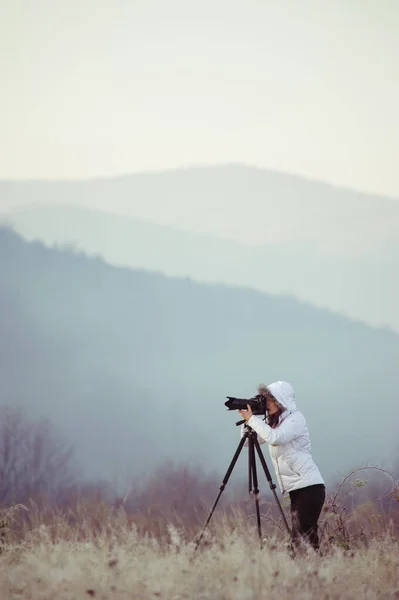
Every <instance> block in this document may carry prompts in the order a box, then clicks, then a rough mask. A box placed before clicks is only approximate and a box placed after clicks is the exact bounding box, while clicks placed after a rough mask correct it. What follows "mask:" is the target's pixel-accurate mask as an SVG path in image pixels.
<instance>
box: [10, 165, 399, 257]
mask: <svg viewBox="0 0 399 600" xmlns="http://www.w3.org/2000/svg"><path fill="white" fill-rule="evenodd" d="M32 203H33V204H37V203H39V204H55V205H62V204H75V205H78V206H85V207H87V208H95V209H100V210H105V211H108V212H114V213H118V214H124V215H128V216H131V217H134V218H139V219H146V220H149V221H153V222H155V223H159V224H162V225H167V226H171V227H176V228H178V229H187V230H191V231H194V232H197V233H205V234H210V235H216V236H217V237H228V238H231V239H234V240H236V241H244V242H246V243H254V244H274V243H278V244H281V243H289V244H290V245H294V246H295V245H298V244H299V245H300V246H301V245H302V244H306V246H307V248H308V250H310V251H313V252H318V253H321V254H324V255H329V256H337V255H339V256H344V257H349V256H370V257H372V256H374V255H375V252H376V251H377V253H378V254H379V252H380V251H381V250H383V249H387V250H388V251H389V250H390V248H391V245H392V243H397V232H398V230H399V202H398V201H397V200H394V199H390V198H384V197H379V196H375V195H368V194H362V193H357V192H354V191H349V190H345V189H340V188H336V187H333V186H331V185H328V184H325V183H320V182H315V181H309V180H306V179H303V178H300V177H297V176H293V175H287V174H284V173H278V172H275V171H267V170H265V169H257V168H254V167H248V166H244V165H226V166H215V167H198V168H187V169H177V170H175V171H164V172H155V173H137V174H133V175H126V176H121V177H114V178H112V177H108V178H101V179H91V180H86V181H17V182H15V181H3V182H0V207H2V209H3V210H4V211H6V210H8V209H10V208H11V207H15V206H17V205H21V204H32Z"/></svg>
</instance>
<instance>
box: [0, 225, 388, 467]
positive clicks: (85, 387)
mask: <svg viewBox="0 0 399 600" xmlns="http://www.w3.org/2000/svg"><path fill="white" fill-rule="evenodd" d="M0 315H1V319H0V378H1V382H2V385H1V396H0V397H1V403H2V404H12V405H15V404H22V405H24V406H26V407H28V408H29V409H30V410H32V411H33V412H34V413H35V414H37V413H41V414H46V415H47V416H49V417H50V418H52V419H53V420H54V421H55V422H56V423H57V424H58V425H59V426H61V427H62V428H63V430H64V432H65V434H66V435H68V436H69V438H70V439H71V440H73V441H74V443H75V444H76V448H77V452H78V455H79V457H80V459H81V461H82V465H83V466H85V467H86V469H87V472H89V473H90V474H92V475H97V474H101V475H103V476H117V475H118V476H120V477H124V476H126V475H129V476H133V475H134V474H137V473H139V472H140V471H143V470H146V469H150V468H152V467H153V466H154V465H156V464H159V463H160V462H162V461H163V460H164V459H165V458H171V457H172V458H175V459H178V460H187V461H194V460H196V461H200V462H201V463H205V464H207V465H208V466H209V468H210V469H211V468H215V469H216V470H217V471H218V472H220V473H222V472H223V471H225V469H226V468H227V466H228V463H229V462H230V460H231V457H232V455H233V452H234V450H235V448H236V446H237V443H238V439H239V432H238V429H237V428H236V427H235V425H234V422H235V420H236V419H237V415H236V414H230V413H226V412H225V407H224V401H225V396H226V395H237V396H250V395H252V394H253V393H254V392H255V391H256V386H257V384H258V383H260V382H261V381H263V382H266V383H268V382H270V381H271V380H275V379H280V378H284V379H287V380H289V381H291V382H292V384H293V385H294V387H295V388H296V391H297V400H298V405H299V407H300V408H301V409H302V410H303V411H304V413H305V414H306V417H307V419H308V423H309V427H310V431H311V436H312V440H313V450H314V455H315V458H316V460H317V462H318V463H319V464H320V467H321V468H322V470H323V472H324V473H325V475H326V476H327V477H331V476H333V475H336V474H337V473H338V472H343V471H345V470H346V469H347V468H349V467H353V466H357V465H359V464H364V463H366V462H370V461H378V462H383V463H384V464H386V465H387V466H388V465H390V464H391V463H393V461H394V458H395V450H396V444H397V418H398V404H397V399H396V395H397V394H396V391H397V388H398V375H397V365H398V364H399V336H398V335H396V334H394V333H393V332H389V331H386V330H378V329H373V328H370V327H368V326H366V325H363V324H361V323H357V322H353V321H351V320H350V319H348V318H345V317H343V316H340V315H336V314H333V313H331V312H328V311H325V310H318V309H316V308H314V307H312V306H310V305H306V304H303V303H300V302H298V301H295V300H294V299H291V298H284V297H278V296H272V295H267V294H263V293H260V292H257V291H254V290H250V289H244V288H234V287H229V286H224V285H205V284H199V283H195V282H193V281H192V280H190V279H187V278H185V279H177V278H169V277H166V276H163V275H158V274H154V273H149V272H145V271H139V270H131V269H127V268H115V267H112V266H109V265H107V264H106V263H104V261H103V260H101V259H99V258H88V257H87V256H85V255H84V254H78V253H74V252H71V251H65V250H64V251H62V250H56V249H49V248H46V247H45V246H43V245H42V244H40V243H27V242H25V241H24V240H23V239H22V238H21V237H19V236H18V235H17V234H15V233H14V232H12V231H11V230H9V229H7V228H0ZM266 456H267V455H266ZM245 466H246V462H245V460H243V461H242V467H241V468H242V469H245Z"/></svg>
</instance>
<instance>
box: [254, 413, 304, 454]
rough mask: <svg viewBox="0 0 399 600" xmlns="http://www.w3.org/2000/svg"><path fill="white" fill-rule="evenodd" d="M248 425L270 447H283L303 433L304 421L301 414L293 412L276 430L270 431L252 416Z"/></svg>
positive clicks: (263, 423)
mask: <svg viewBox="0 0 399 600" xmlns="http://www.w3.org/2000/svg"><path fill="white" fill-rule="evenodd" d="M248 425H249V426H250V427H252V429H253V430H254V431H256V433H257V434H258V435H259V436H260V437H261V438H263V439H264V440H265V441H266V442H267V443H268V444H270V445H271V446H283V445H284V444H288V442H291V441H292V440H294V439H295V438H297V437H299V436H300V435H301V434H302V433H303V432H304V430H305V428H306V421H305V417H304V416H303V415H302V413H300V412H299V411H295V412H294V413H292V414H290V415H288V417H286V418H285V419H284V421H283V422H282V423H281V425H279V426H278V427H276V429H272V428H271V427H270V426H269V425H268V424H267V423H265V422H264V421H262V420H261V419H259V417H256V416H254V415H253V416H252V417H251V418H250V419H249V421H248Z"/></svg>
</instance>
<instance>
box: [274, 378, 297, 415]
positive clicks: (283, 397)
mask: <svg viewBox="0 0 399 600" xmlns="http://www.w3.org/2000/svg"><path fill="white" fill-rule="evenodd" d="M267 389H268V390H269V392H270V393H271V394H273V396H274V397H275V398H276V400H278V401H279V402H280V404H281V405H282V406H284V408H286V409H287V410H289V411H290V412H293V411H294V410H296V409H297V408H296V402H295V392H294V388H293V387H292V385H291V384H290V383H288V382H287V381H275V382H274V383H271V384H270V385H268V386H267Z"/></svg>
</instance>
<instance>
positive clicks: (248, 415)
mask: <svg viewBox="0 0 399 600" xmlns="http://www.w3.org/2000/svg"><path fill="white" fill-rule="evenodd" d="M238 412H239V413H240V415H241V416H242V418H243V419H245V420H246V421H249V419H250V418H251V417H252V415H253V412H252V408H251V407H250V406H249V404H247V410H245V408H243V409H242V410H239V411H238Z"/></svg>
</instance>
